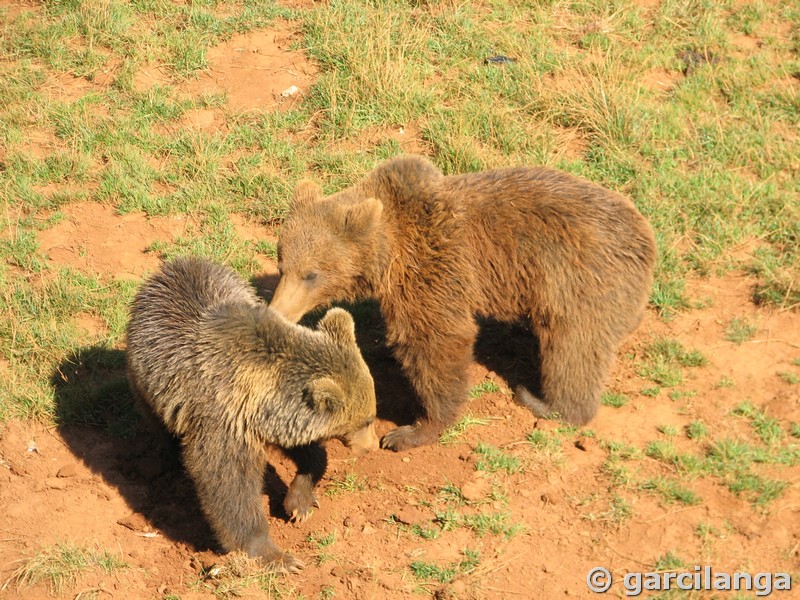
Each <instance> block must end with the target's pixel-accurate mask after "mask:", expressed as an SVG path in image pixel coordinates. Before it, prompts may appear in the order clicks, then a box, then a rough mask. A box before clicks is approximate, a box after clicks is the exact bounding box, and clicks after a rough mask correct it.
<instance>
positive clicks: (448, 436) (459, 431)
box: [439, 414, 489, 446]
mask: <svg viewBox="0 0 800 600" xmlns="http://www.w3.org/2000/svg"><path fill="white" fill-rule="evenodd" d="M488 424H489V419H481V418H480V417H475V416H474V415H471V414H467V415H464V417H462V419H461V420H460V421H459V422H458V423H456V424H455V425H453V426H452V427H448V428H447V429H446V430H445V431H444V432H443V433H442V435H441V436H440V437H439V442H440V443H442V444H444V445H445V446H449V445H450V444H454V443H456V442H457V441H458V440H459V438H461V437H462V436H463V435H464V433H465V432H466V431H467V429H470V428H471V427H475V426H476V425H480V426H484V425H488Z"/></svg>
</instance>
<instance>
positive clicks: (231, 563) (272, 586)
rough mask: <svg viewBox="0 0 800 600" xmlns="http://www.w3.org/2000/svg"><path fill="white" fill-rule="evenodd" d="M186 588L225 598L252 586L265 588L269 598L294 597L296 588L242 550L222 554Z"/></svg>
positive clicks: (234, 595)
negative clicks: (220, 558)
mask: <svg viewBox="0 0 800 600" xmlns="http://www.w3.org/2000/svg"><path fill="white" fill-rule="evenodd" d="M188 587H189V589H190V590H200V591H204V592H210V593H212V594H214V596H215V597H217V598H221V599H225V600H228V599H230V598H240V597H242V596H245V595H247V591H246V590H252V589H253V588H255V589H258V590H260V591H262V592H265V593H266V595H267V597H269V598H278V599H280V598H294V597H296V592H297V590H296V588H295V587H294V586H292V585H291V584H290V583H289V582H288V580H287V579H286V578H285V577H283V576H281V575H279V574H277V573H273V572H271V571H269V570H267V569H264V565H263V563H261V562H260V561H258V560H256V559H252V558H250V557H248V556H247V555H246V554H245V553H243V552H234V553H231V554H230V555H228V556H226V557H225V559H224V560H223V561H222V563H221V564H217V565H214V566H213V567H211V568H210V569H203V570H202V571H201V578H200V579H199V580H198V581H196V582H194V583H192V584H189V586H188Z"/></svg>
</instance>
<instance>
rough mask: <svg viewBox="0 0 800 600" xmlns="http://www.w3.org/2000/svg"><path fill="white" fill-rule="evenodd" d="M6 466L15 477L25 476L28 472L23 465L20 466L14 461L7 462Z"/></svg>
mask: <svg viewBox="0 0 800 600" xmlns="http://www.w3.org/2000/svg"><path fill="white" fill-rule="evenodd" d="M8 468H9V469H11V472H12V473H13V474H14V475H16V476H17V477H27V475H28V472H27V471H26V470H25V468H24V467H21V466H19V465H17V464H15V463H12V462H9V463H8Z"/></svg>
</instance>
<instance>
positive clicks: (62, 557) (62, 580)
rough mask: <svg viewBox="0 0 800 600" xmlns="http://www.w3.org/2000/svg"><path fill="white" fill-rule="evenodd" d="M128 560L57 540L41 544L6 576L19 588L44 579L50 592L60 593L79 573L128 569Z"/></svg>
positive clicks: (70, 586) (74, 580)
mask: <svg viewBox="0 0 800 600" xmlns="http://www.w3.org/2000/svg"><path fill="white" fill-rule="evenodd" d="M127 568H128V564H127V563H126V562H125V561H123V560H122V559H120V558H117V557H115V556H114V555H112V554H111V553H109V552H108V551H106V550H103V551H98V550H93V549H90V548H82V547H80V546H75V545H72V544H66V543H62V544H56V545H55V546H51V547H47V548H43V549H42V550H41V551H40V552H39V553H37V554H36V555H35V556H33V557H32V558H30V559H27V560H25V561H24V562H23V564H22V566H20V567H19V568H17V570H15V571H14V572H13V573H12V574H11V577H9V579H8V581H7V583H10V584H13V585H14V586H16V587H17V588H18V589H24V588H27V587H31V586H34V585H36V584H38V583H41V582H46V583H47V586H48V587H49V589H50V591H51V593H52V594H55V595H60V594H62V593H63V592H64V590H65V589H68V588H72V587H73V586H74V585H75V582H76V580H77V578H78V575H79V574H80V573H83V572H84V571H89V570H92V569H99V570H101V571H103V572H104V573H112V572H114V571H117V570H120V569H127Z"/></svg>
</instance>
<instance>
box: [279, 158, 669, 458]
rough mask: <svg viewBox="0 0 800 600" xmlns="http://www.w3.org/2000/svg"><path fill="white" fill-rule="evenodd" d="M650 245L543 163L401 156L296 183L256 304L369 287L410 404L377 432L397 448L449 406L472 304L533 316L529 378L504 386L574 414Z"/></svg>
mask: <svg viewBox="0 0 800 600" xmlns="http://www.w3.org/2000/svg"><path fill="white" fill-rule="evenodd" d="M655 258H656V245H655V240H654V238H653V232H652V230H651V229H650V226H649V225H648V223H647V221H646V220H645V219H644V218H643V217H642V215H641V214H640V213H639V212H638V211H637V210H636V208H635V207H634V206H633V204H632V203H631V202H630V201H629V200H628V199H626V198H625V197H623V196H621V195H620V194H617V193H615V192H612V191H609V190H607V189H604V188H603V187H601V186H599V185H596V184H594V183H590V182H588V181H585V180H583V179H580V178H578V177H575V176H573V175H569V174H567V173H563V172H560V171H555V170H552V169H547V168H526V167H520V168H507V169H498V170H493V171H485V172H479V173H470V174H465V175H453V176H445V175H443V174H442V173H441V172H440V171H439V170H438V169H437V168H436V167H434V165H433V164H431V163H430V162H429V161H427V160H426V159H424V158H421V157H416V156H401V157H397V158H394V159H391V160H388V161H386V162H385V163H383V164H380V165H379V166H378V167H376V168H375V169H374V170H373V171H372V172H371V173H369V174H368V175H367V176H366V177H365V178H364V179H363V180H362V181H360V182H359V183H356V184H355V185H353V186H352V187H350V188H347V189H345V190H343V191H341V192H339V193H337V194H334V195H332V196H329V197H322V193H321V191H320V189H319V188H318V187H317V186H315V185H314V184H312V183H308V182H305V183H301V184H300V185H299V186H298V187H297V189H296V191H295V195H294V198H293V200H292V203H291V206H290V210H289V213H288V215H287V217H286V220H285V222H284V224H283V226H282V228H281V231H280V234H279V238H278V268H279V270H280V273H281V278H280V281H279V284H278V287H277V288H276V290H275V293H274V296H273V298H272V301H271V302H270V306H271V307H272V308H274V309H275V310H276V311H278V312H280V313H283V314H284V315H285V316H286V317H287V318H288V319H289V320H290V321H297V320H299V319H300V318H301V317H302V316H303V314H304V313H306V312H307V311H309V310H311V309H313V308H315V307H317V306H323V305H326V304H328V303H330V302H331V301H334V300H342V301H350V302H352V301H355V300H358V299H362V298H376V299H377V300H378V301H379V303H380V307H381V312H382V313H383V317H384V320H385V322H386V331H387V333H386V337H387V342H388V343H389V344H390V345H391V346H392V347H393V351H394V354H395V356H396V358H397V359H398V361H399V362H400V364H401V366H402V368H403V369H404V372H405V374H406V375H407V376H408V378H409V380H410V381H411V383H412V384H413V385H414V387H415V389H416V392H417V394H418V396H419V399H420V401H421V403H422V408H423V409H424V415H423V416H422V417H421V418H419V419H418V420H417V422H416V423H415V424H414V425H410V426H405V427H399V428H397V429H394V430H393V431H390V432H389V433H388V434H386V436H385V437H384V438H383V440H382V442H381V443H382V445H383V446H384V447H386V448H390V449H392V450H403V449H406V448H412V447H414V446H419V445H422V444H427V443H431V442H433V441H434V440H436V439H437V437H438V435H439V433H440V432H441V431H442V429H443V428H445V427H447V426H448V425H451V424H452V423H453V422H454V421H455V419H456V416H457V414H458V410H459V407H460V406H461V405H462V403H463V402H464V401H465V400H466V398H467V392H468V389H467V387H468V383H467V367H468V365H469V364H470V361H471V360H472V351H473V344H474V342H475V338H476V334H477V331H478V326H477V324H476V319H475V318H476V316H481V317H491V318H494V319H497V320H500V321H507V322H512V321H518V320H520V319H523V320H526V321H528V322H529V323H530V325H531V326H532V328H533V331H534V333H535V335H536V336H537V338H538V342H539V354H540V361H541V364H540V365H539V373H540V378H541V380H540V382H539V390H540V392H539V397H535V396H534V395H533V394H532V393H530V392H529V391H528V389H526V388H525V387H522V386H520V387H518V388H517V390H516V397H517V399H518V400H519V401H520V402H521V403H522V404H524V405H526V406H527V407H528V408H530V409H531V410H532V411H533V412H534V413H535V414H536V415H538V416H547V415H552V414H557V415H558V416H559V417H560V418H561V419H563V420H564V421H567V422H569V423H573V424H576V425H579V424H583V423H586V422H588V421H589V420H590V419H591V418H592V417H593V416H594V414H595V412H596V411H597V405H598V397H599V395H600V392H601V389H602V386H603V380H604V378H605V376H606V374H607V372H608V370H609V367H610V365H611V362H612V359H613V356H614V354H615V352H616V349H617V347H618V346H619V343H620V341H621V340H622V339H623V338H624V337H625V336H626V335H627V334H628V333H630V332H631V331H632V330H633V329H634V328H635V327H636V326H637V325H638V324H639V322H640V320H641V319H642V316H643V313H644V307H645V304H646V302H647V298H648V294H649V289H650V285H651V280H652V272H653V263H654V261H655Z"/></svg>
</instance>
